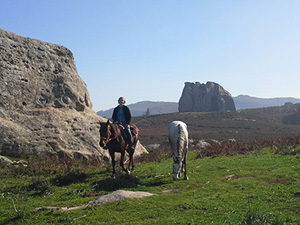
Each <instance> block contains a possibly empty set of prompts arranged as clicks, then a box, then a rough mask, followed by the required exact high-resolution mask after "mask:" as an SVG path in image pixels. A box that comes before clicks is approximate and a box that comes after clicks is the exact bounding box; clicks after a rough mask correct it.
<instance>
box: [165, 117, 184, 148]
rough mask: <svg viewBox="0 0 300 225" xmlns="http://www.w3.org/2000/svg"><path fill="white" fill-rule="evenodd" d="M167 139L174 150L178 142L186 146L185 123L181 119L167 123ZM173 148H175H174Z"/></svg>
mask: <svg viewBox="0 0 300 225" xmlns="http://www.w3.org/2000/svg"><path fill="white" fill-rule="evenodd" d="M169 141H170V145H171V148H172V149H173V150H175V149H176V148H177V147H179V146H177V145H178V144H179V142H180V143H182V144H184V145H185V146H184V147H187V144H188V131H187V125H186V124H185V123H184V122H182V121H173V122H171V123H170V124H169ZM174 148H175V149H174Z"/></svg>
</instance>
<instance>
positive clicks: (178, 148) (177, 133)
mask: <svg viewBox="0 0 300 225" xmlns="http://www.w3.org/2000/svg"><path fill="white" fill-rule="evenodd" d="M169 142H170V147H171V151H172V153H173V180H177V179H178V177H180V169H181V172H184V179H185V180H188V179H189V178H188V177H187V175H186V156H187V151H188V131H187V126H186V124H185V123H184V122H182V121H173V122H171V123H170V124H169Z"/></svg>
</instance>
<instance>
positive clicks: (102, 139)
mask: <svg viewBox="0 0 300 225" xmlns="http://www.w3.org/2000/svg"><path fill="white" fill-rule="evenodd" d="M110 128H111V127H110V125H107V131H108V130H110ZM107 133H109V135H108V136H107V137H101V141H102V143H105V144H107V143H108V142H110V141H112V140H114V139H116V138H117V137H112V138H110V136H111V132H107Z"/></svg>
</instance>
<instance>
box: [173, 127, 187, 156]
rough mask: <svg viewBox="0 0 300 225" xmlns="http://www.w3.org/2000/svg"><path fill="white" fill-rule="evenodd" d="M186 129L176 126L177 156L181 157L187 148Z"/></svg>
mask: <svg viewBox="0 0 300 225" xmlns="http://www.w3.org/2000/svg"><path fill="white" fill-rule="evenodd" d="M185 130H186V129H185V128H184V127H183V126H182V125H181V124H178V125H177V132H178V133H177V138H176V151H177V153H178V156H180V157H183V152H184V150H185V149H186V148H187V145H188V143H187V142H188V140H187V138H186V131H185Z"/></svg>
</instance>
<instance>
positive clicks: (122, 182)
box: [92, 174, 169, 192]
mask: <svg viewBox="0 0 300 225" xmlns="http://www.w3.org/2000/svg"><path fill="white" fill-rule="evenodd" d="M141 179H142V180H144V179H145V180H148V181H143V182H142V181H141ZM168 183H169V182H166V181H163V180H162V179H161V178H152V179H151V178H150V179H149V177H136V176H134V175H132V174H130V175H128V174H120V175H118V176H117V177H116V178H106V179H104V180H101V181H97V182H94V183H92V185H93V188H94V190H95V191H97V192H101V191H107V192H111V191H116V190H120V189H124V188H137V187H139V186H145V187H155V186H161V185H165V184H168Z"/></svg>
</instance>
